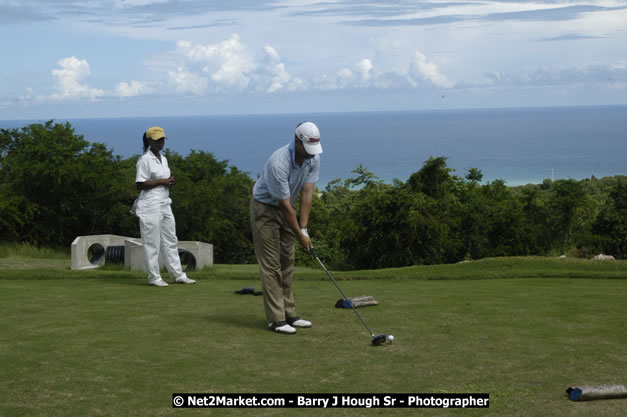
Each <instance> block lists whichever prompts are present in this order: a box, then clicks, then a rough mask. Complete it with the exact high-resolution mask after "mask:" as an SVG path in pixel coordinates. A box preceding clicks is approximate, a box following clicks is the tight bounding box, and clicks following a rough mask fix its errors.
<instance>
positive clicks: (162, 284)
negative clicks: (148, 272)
mask: <svg viewBox="0 0 627 417" xmlns="http://www.w3.org/2000/svg"><path fill="white" fill-rule="evenodd" d="M149 284H150V285H154V286H155V287H167V286H168V283H167V282H165V281H164V280H162V279H161V278H159V279H158V280H156V281H153V282H149Z"/></svg>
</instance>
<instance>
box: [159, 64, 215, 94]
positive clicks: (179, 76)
mask: <svg viewBox="0 0 627 417" xmlns="http://www.w3.org/2000/svg"><path fill="white" fill-rule="evenodd" d="M168 82H169V84H170V85H172V86H173V87H174V90H175V91H176V92H177V93H182V94H194V95H203V94H205V92H206V91H207V87H208V86H209V80H208V79H207V78H206V77H202V76H200V75H198V74H195V73H193V72H190V71H188V70H187V69H186V68H185V67H182V66H180V67H177V68H176V70H174V71H168Z"/></svg>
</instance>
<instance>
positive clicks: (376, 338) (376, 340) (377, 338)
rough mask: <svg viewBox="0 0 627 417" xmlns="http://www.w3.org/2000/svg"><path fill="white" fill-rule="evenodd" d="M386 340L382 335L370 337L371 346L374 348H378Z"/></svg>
mask: <svg viewBox="0 0 627 417" xmlns="http://www.w3.org/2000/svg"><path fill="white" fill-rule="evenodd" d="M386 339H387V338H386V337H385V335H384V334H378V335H376V336H373V337H372V344H373V345H374V346H379V345H380V344H382V343H385V341H386Z"/></svg>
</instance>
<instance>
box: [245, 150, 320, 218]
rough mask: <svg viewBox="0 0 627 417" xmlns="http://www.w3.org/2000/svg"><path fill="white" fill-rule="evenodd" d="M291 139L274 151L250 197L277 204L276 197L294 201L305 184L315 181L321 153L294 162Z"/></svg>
mask: <svg viewBox="0 0 627 417" xmlns="http://www.w3.org/2000/svg"><path fill="white" fill-rule="evenodd" d="M295 161H296V148H295V145H294V141H292V142H291V143H290V144H288V145H285V146H282V147H280V148H279V149H277V150H276V151H274V153H273V154H272V155H270V158H269V159H268V161H267V162H266V165H265V166H264V167H263V173H262V174H261V177H259V179H258V180H257V182H256V183H255V186H254V187H253V198H254V199H255V200H257V201H259V202H260V203H265V204H271V205H273V206H276V207H278V206H279V200H285V199H286V198H288V197H289V198H290V202H291V203H292V204H294V201H296V198H297V197H298V193H300V190H301V189H302V188H303V185H304V184H306V183H307V184H311V183H316V182H317V181H318V178H319V173H320V155H316V156H314V157H313V158H311V159H305V160H304V161H303V164H302V165H301V166H297V165H296V163H295Z"/></svg>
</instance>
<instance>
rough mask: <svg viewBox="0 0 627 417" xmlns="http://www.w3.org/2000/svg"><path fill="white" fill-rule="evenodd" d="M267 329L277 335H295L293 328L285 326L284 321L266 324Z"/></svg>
mask: <svg viewBox="0 0 627 417" xmlns="http://www.w3.org/2000/svg"><path fill="white" fill-rule="evenodd" d="M268 327H269V328H270V330H272V331H274V332H277V333H283V334H294V333H296V329H295V328H293V327H292V326H290V325H289V324H287V323H286V322H284V321H277V322H274V323H268Z"/></svg>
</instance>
